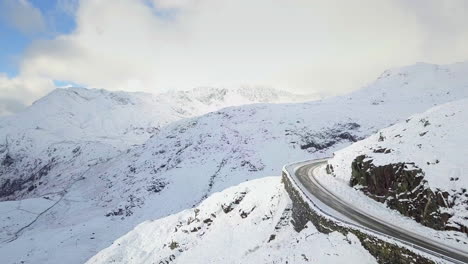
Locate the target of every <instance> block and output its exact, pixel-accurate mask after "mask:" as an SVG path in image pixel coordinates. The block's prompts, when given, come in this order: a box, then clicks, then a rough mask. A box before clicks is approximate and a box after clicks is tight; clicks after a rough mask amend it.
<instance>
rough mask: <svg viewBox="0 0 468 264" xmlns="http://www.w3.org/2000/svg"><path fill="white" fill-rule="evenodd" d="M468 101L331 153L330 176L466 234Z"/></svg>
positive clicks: (405, 212) (416, 216) (403, 211)
mask: <svg viewBox="0 0 468 264" xmlns="http://www.w3.org/2000/svg"><path fill="white" fill-rule="evenodd" d="M467 120H468V99H462V100H458V101H454V102H450V103H447V104H444V105H441V106H436V107H434V108H431V109H430V110H428V111H426V112H424V113H422V114H417V115H413V116H411V117H409V118H408V119H407V120H406V121H403V122H401V123H398V124H396V125H394V126H391V127H389V128H386V129H383V130H381V131H379V132H378V133H377V134H375V135H372V136H371V137H369V138H367V139H365V140H363V141H360V142H358V143H356V144H353V145H352V146H350V147H347V148H345V149H343V150H340V151H338V152H337V153H336V156H335V157H334V158H333V159H332V160H330V161H329V164H330V166H331V167H329V169H331V171H332V174H333V175H335V176H336V177H337V178H338V179H342V180H344V181H347V182H349V184H350V185H352V186H355V187H356V188H358V189H359V190H361V191H363V192H364V193H365V194H367V195H368V196H370V197H371V198H373V199H374V200H377V201H379V202H382V203H385V204H386V206H387V207H389V208H391V209H394V210H397V211H399V212H400V213H401V214H402V215H404V216H408V217H411V218H413V219H414V220H416V221H417V222H419V223H421V224H423V225H425V226H428V227H431V228H433V229H436V230H454V231H459V232H464V233H467V234H468V208H467V205H468V192H467V190H468V175H467V168H468V167H467V165H466V162H467V157H468V146H467V145H468V134H467V131H468V123H467Z"/></svg>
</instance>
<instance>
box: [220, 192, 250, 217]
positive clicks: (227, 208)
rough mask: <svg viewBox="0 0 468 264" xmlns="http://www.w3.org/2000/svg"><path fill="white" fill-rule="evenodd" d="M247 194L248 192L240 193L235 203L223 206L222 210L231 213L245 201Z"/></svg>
mask: <svg viewBox="0 0 468 264" xmlns="http://www.w3.org/2000/svg"><path fill="white" fill-rule="evenodd" d="M246 194H247V193H246V192H240V193H238V194H236V198H235V199H234V201H232V202H231V203H229V204H223V205H221V208H222V209H223V212H224V213H226V214H227V213H229V212H231V211H232V210H233V209H234V207H235V206H236V205H238V204H240V202H241V201H242V200H243V199H244V197H245V195H246Z"/></svg>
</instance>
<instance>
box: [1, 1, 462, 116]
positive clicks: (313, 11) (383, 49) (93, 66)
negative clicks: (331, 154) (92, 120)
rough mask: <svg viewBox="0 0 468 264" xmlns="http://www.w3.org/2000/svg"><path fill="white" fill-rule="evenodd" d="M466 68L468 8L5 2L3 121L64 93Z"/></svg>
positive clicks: (351, 85)
mask: <svg viewBox="0 0 468 264" xmlns="http://www.w3.org/2000/svg"><path fill="white" fill-rule="evenodd" d="M465 60H468V1H466V0H412V1H406V0H346V1H343V0H80V1H79V0H56V1H52V0H48V1H43V0H0V114H1V113H3V114H5V113H8V112H15V111H18V110H19V109H21V108H22V107H24V105H27V104H30V103H31V102H32V101H33V100H36V99H38V98H39V97H41V96H43V95H44V94H45V93H47V92H49V91H51V90H52V89H54V88H55V87H56V86H61V85H64V84H74V85H79V86H84V87H96V88H105V89H109V90H127V91H147V92H163V91H167V90H170V89H189V88H193V87H196V86H216V87H236V86H240V85H250V86H255V85H259V86H271V87H274V88H278V89H284V90H289V91H293V92H300V93H309V92H321V93H323V94H326V95H335V94H340V93H345V92H348V91H351V90H355V89H358V88H360V87H361V86H363V85H365V84H366V83H369V82H371V81H373V80H374V79H375V78H376V77H377V76H378V75H379V74H380V73H381V72H383V71H384V70H385V69H387V68H392V67H399V66H403V65H408V64H413V63H415V62H419V61H423V62H429V63H438V64H447V63H453V62H457V61H465Z"/></svg>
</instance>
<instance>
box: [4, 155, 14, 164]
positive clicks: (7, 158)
mask: <svg viewBox="0 0 468 264" xmlns="http://www.w3.org/2000/svg"><path fill="white" fill-rule="evenodd" d="M14 162H15V160H14V159H13V158H12V157H11V156H10V155H9V154H6V155H5V158H3V161H2V166H5V167H9V166H11V164H13V163H14Z"/></svg>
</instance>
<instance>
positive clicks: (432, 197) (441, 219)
mask: <svg viewBox="0 0 468 264" xmlns="http://www.w3.org/2000/svg"><path fill="white" fill-rule="evenodd" d="M351 167H352V176H351V179H350V185H351V186H353V187H357V188H359V189H360V190H361V191H363V192H364V193H365V194H366V195H368V196H369V197H371V198H372V199H374V200H376V201H378V202H381V203H385V204H386V205H387V206H388V207H389V208H391V209H394V210H397V211H398V212H400V213H401V214H403V215H405V216H408V217H411V218H413V219H414V220H416V221H417V222H419V223H421V224H423V225H425V226H428V227H431V228H434V229H437V230H455V231H460V232H464V233H468V230H467V228H466V227H465V226H463V225H459V226H458V227H456V226H454V225H448V220H449V219H450V217H452V215H450V214H449V213H447V212H444V211H445V210H444V208H451V207H453V206H454V204H455V199H456V197H451V196H450V195H449V193H448V192H446V191H441V190H438V189H437V190H432V189H430V188H429V187H428V185H427V181H426V180H425V179H424V172H423V171H422V170H421V169H420V168H418V167H417V166H416V165H415V164H414V163H408V162H401V163H391V164H387V165H383V166H375V165H374V164H373V160H372V159H369V158H368V157H367V156H365V155H361V156H358V157H356V158H355V159H354V161H353V162H352V164H351Z"/></svg>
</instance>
